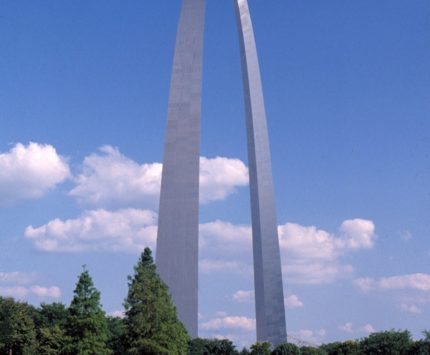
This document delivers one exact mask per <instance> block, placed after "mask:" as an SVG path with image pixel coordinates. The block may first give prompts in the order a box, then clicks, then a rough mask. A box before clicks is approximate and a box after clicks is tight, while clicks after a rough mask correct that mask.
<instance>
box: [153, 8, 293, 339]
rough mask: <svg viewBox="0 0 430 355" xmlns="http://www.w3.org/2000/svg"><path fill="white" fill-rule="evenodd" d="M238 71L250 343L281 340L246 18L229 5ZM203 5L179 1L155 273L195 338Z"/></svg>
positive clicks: (262, 138)
mask: <svg viewBox="0 0 430 355" xmlns="http://www.w3.org/2000/svg"><path fill="white" fill-rule="evenodd" d="M234 1H235V7H236V14H237V24H238V29H239V39H240V47H241V60H242V70H243V83H244V98H245V111H246V122H247V124H246V126H247V137H248V158H249V172H250V190H251V212H252V235H253V252H254V281H255V299H256V302H255V303H256V315H257V340H259V341H269V342H271V343H272V344H274V345H277V344H280V343H282V342H285V341H286V327H285V310H284V296H283V287H282V273H281V261H280V253H279V241H278V232H277V222H276V210H275V200H274V190H273V182H272V167H271V159H270V148H269V137H268V132H267V123H266V113H265V108H264V100H263V91H262V87H261V79H260V69H259V64H258V58H257V49H256V45H255V39H254V33H253V28H252V23H251V17H250V13H249V9H248V3H247V1H246V0H234ZM204 15H205V0H184V1H183V5H182V11H181V17H180V20H179V26H178V33H177V38H176V49H175V57H174V62H173V73H172V81H171V87H170V97H169V105H168V114H167V130H166V138H165V139H166V140H165V146H164V159H163V174H162V182H161V195H160V209H159V221H158V239H157V259H156V261H157V268H158V272H159V273H160V276H161V277H162V279H163V280H164V281H165V282H166V283H167V285H168V286H169V289H170V292H171V294H172V296H173V301H174V303H175V305H176V307H177V310H178V314H179V318H180V320H181V321H182V322H183V323H184V325H185V327H186V328H187V330H188V332H189V334H190V335H191V336H192V337H196V336H197V314H198V313H197V311H198V310H197V292H198V286H197V285H198V269H197V267H198V201H199V143H200V142H199V140H200V106H201V76H202V54H203V32H204Z"/></svg>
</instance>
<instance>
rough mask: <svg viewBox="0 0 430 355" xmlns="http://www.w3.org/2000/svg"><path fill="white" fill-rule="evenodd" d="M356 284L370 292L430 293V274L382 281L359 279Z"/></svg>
mask: <svg viewBox="0 0 430 355" xmlns="http://www.w3.org/2000/svg"><path fill="white" fill-rule="evenodd" d="M354 284H355V285H356V286H357V287H358V288H359V289H360V290H362V291H365V292H368V291H370V290H404V289H410V290H417V291H430V274H423V273H417V274H408V275H397V276H391V277H382V278H380V279H372V278H358V279H355V280H354Z"/></svg>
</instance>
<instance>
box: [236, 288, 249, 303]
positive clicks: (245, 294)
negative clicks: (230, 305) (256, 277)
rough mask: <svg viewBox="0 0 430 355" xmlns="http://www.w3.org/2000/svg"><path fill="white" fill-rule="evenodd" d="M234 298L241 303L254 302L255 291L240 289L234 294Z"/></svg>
mask: <svg viewBox="0 0 430 355" xmlns="http://www.w3.org/2000/svg"><path fill="white" fill-rule="evenodd" d="M233 300H235V301H236V302H239V303H253V302H254V291H243V290H239V291H236V292H235V293H234V294H233Z"/></svg>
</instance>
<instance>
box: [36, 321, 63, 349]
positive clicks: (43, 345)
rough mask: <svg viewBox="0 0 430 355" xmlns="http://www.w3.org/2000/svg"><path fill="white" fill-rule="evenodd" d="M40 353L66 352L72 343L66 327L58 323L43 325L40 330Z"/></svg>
mask: <svg viewBox="0 0 430 355" xmlns="http://www.w3.org/2000/svg"><path fill="white" fill-rule="evenodd" d="M37 338H38V343H39V344H38V348H37V354H39V355H59V354H64V353H65V351H66V349H67V348H68V347H69V346H70V344H71V339H70V337H68V336H66V334H65V333H64V329H61V328H60V327H59V326H58V325H54V326H52V327H43V328H40V329H39V330H38V336H37Z"/></svg>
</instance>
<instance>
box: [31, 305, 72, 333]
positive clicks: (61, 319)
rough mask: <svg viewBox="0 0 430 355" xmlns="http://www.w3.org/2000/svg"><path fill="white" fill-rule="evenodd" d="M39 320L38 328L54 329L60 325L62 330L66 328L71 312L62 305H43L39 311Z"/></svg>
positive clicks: (37, 322)
mask: <svg viewBox="0 0 430 355" xmlns="http://www.w3.org/2000/svg"><path fill="white" fill-rule="evenodd" d="M37 313H38V319H37V321H36V326H37V327H38V328H46V327H48V328H49V327H53V326H55V325H58V327H60V328H65V326H66V324H67V319H68V315H69V311H68V310H67V308H66V306H65V305H64V304H62V303H57V302H54V303H51V304H46V303H42V304H41V305H40V307H39V308H38V309H37Z"/></svg>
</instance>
